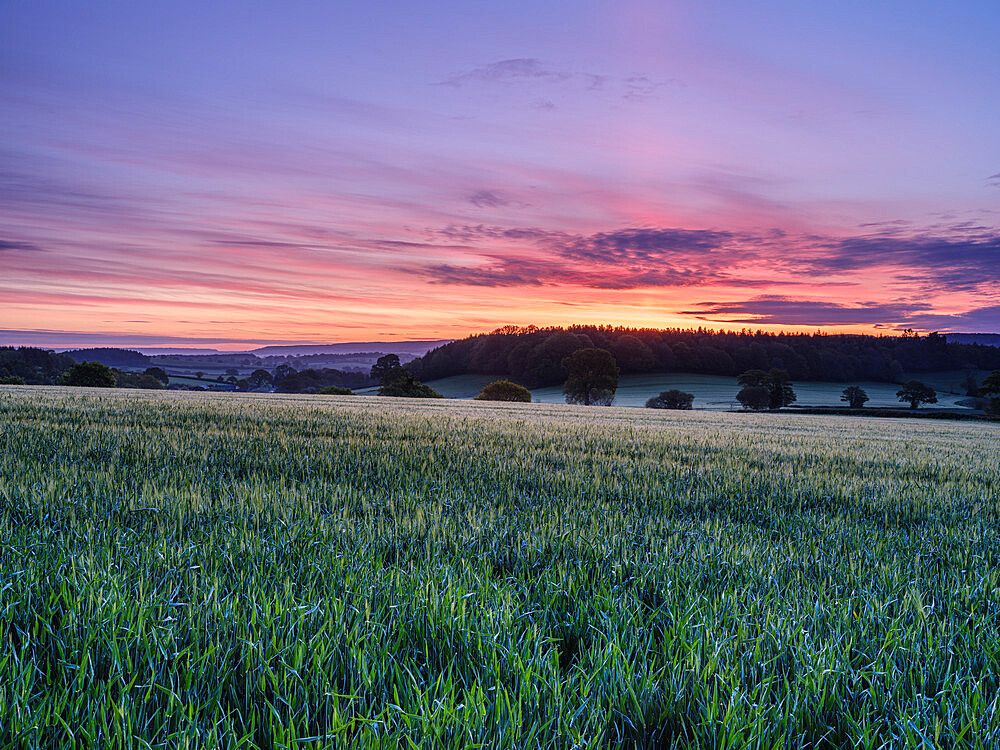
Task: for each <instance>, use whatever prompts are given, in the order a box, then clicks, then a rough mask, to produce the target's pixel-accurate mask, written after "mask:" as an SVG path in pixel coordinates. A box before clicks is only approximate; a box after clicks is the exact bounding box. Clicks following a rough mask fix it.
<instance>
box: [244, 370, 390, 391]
mask: <svg viewBox="0 0 1000 750" xmlns="http://www.w3.org/2000/svg"><path fill="white" fill-rule="evenodd" d="M250 377H251V378H252V377H253V375H251V376H250ZM261 382H266V381H264V380H261ZM370 382H371V381H370V380H369V379H368V376H367V375H365V374H364V373H363V372H345V371H343V370H337V369H335V368H332V367H324V368H320V369H308V370H302V371H299V372H297V371H296V370H295V368H293V367H290V366H288V365H279V366H278V368H277V369H276V370H275V372H274V390H276V391H277V392H278V393H316V392H317V391H320V390H322V389H323V388H326V387H327V386H331V385H336V386H340V387H341V388H362V387H364V386H366V385H369V383H370Z"/></svg>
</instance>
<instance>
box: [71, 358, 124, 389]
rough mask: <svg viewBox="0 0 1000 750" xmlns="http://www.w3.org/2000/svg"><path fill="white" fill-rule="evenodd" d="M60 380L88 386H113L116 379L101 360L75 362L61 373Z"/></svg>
mask: <svg viewBox="0 0 1000 750" xmlns="http://www.w3.org/2000/svg"><path fill="white" fill-rule="evenodd" d="M62 382H63V384H64V385H76V386H85V387H88V388H114V387H115V384H116V379H115V374H114V372H112V370H111V368H110V367H108V366H107V365H105V364H102V363H101V362H77V363H76V364H75V365H73V366H72V367H70V368H69V369H68V370H67V371H66V372H65V373H64V374H63V378H62Z"/></svg>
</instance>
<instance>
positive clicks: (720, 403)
mask: <svg viewBox="0 0 1000 750" xmlns="http://www.w3.org/2000/svg"><path fill="white" fill-rule="evenodd" d="M913 377H915V378H917V379H919V380H923V381H924V382H926V383H927V384H928V385H931V386H933V387H934V388H937V389H938V390H939V392H938V403H937V404H934V405H933V407H936V408H961V407H959V406H958V405H957V404H956V402H957V401H960V400H962V399H964V398H965V396H964V395H963V394H962V392H961V391H960V390H959V389H958V385H959V383H960V382H961V379H962V378H963V377H964V373H921V374H920V375H915V376H913ZM498 379H499V378H497V377H496V376H494V375H455V376H453V377H450V378H442V379H441V380H432V381H429V382H428V385H429V386H431V388H433V389H434V390H436V391H437V392H438V393H441V394H442V395H444V396H446V397H447V398H472V397H473V396H475V395H476V394H478V393H479V391H480V390H482V388H483V386H484V385H487V384H489V383H492V382H493V381H494V380H498ZM979 379H980V380H981V379H982V377H980V378H979ZM847 385H848V384H846V383H813V382H797V383H795V394H796V396H798V400H797V401H796V402H795V404H796V405H797V406H845V404H844V403H843V402H842V401H841V400H840V396H841V394H842V393H843V392H844V388H846V387H847ZM856 385H860V386H861V387H862V388H864V389H865V392H866V393H867V394H868V396H869V398H870V399H871V401H869V402H868V403H867V404H865V406H867V407H869V408H871V407H879V406H883V407H890V408H897V409H898V408H905V405H903V404H900V402H899V400H898V399H897V398H896V391H898V390H899V386H898V385H896V384H895V383H857V384H856ZM671 388H678V389H680V390H682V391H686V392H688V393H693V394H694V396H695V398H694V408H695V409H716V410H728V409H734V408H741V407H740V404H739V402H738V401H736V394H737V392H738V391H739V389H740V386H739V385H737V383H736V378H731V377H725V376H722V375H694V374H689V373H671V374H666V375H663V374H651V375H624V376H622V378H621V381H620V383H619V385H618V392H617V393H616V394H615V405H616V406H645V404H646V401H647V400H648V399H650V398H652V397H653V396H657V395H659V394H660V392H661V391H667V390H670V389H671ZM948 389H950V390H953V391H955V392H953V393H947V392H946V390H948ZM376 390H378V389H377V388H373V389H366V391H369V392H371V393H374V392H375V391H376ZM359 393H363V392H362V391H359ZM531 395H532V397H533V398H534V399H535V400H536V401H539V402H541V403H545V404H562V403H565V400H566V399H565V396H564V395H563V392H562V387H561V386H552V387H548V388H536V389H534V390H533V391H532V392H531ZM933 407H932V406H925V407H923V408H925V409H927V408H933Z"/></svg>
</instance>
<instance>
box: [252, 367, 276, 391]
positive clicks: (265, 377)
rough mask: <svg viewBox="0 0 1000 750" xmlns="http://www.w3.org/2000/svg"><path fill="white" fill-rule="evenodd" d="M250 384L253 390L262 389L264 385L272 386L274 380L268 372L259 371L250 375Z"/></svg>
mask: <svg viewBox="0 0 1000 750" xmlns="http://www.w3.org/2000/svg"><path fill="white" fill-rule="evenodd" d="M247 381H248V382H249V383H250V387H251V388H260V387H261V386H263V385H270V384H271V383H273V382H274V378H273V377H272V376H271V373H269V372H268V371H267V370H264V369H257V370H254V371H253V372H251V373H250V377H249V378H247Z"/></svg>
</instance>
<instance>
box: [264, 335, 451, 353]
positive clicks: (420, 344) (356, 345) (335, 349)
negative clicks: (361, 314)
mask: <svg viewBox="0 0 1000 750" xmlns="http://www.w3.org/2000/svg"><path fill="white" fill-rule="evenodd" d="M451 342H452V339H432V340H426V341H354V342H350V343H346V344H293V345H289V346H262V347H261V348H259V349H251V350H249V351H250V354H256V355H257V356H258V357H273V356H282V355H293V356H302V355H306V354H355V353H357V352H382V353H384V354H410V355H412V356H414V357H420V356H422V355H424V354H426V353H427V352H429V351H430V350H431V349H436V348H437V347H439V346H443V345H445V344H450V343H451Z"/></svg>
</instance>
